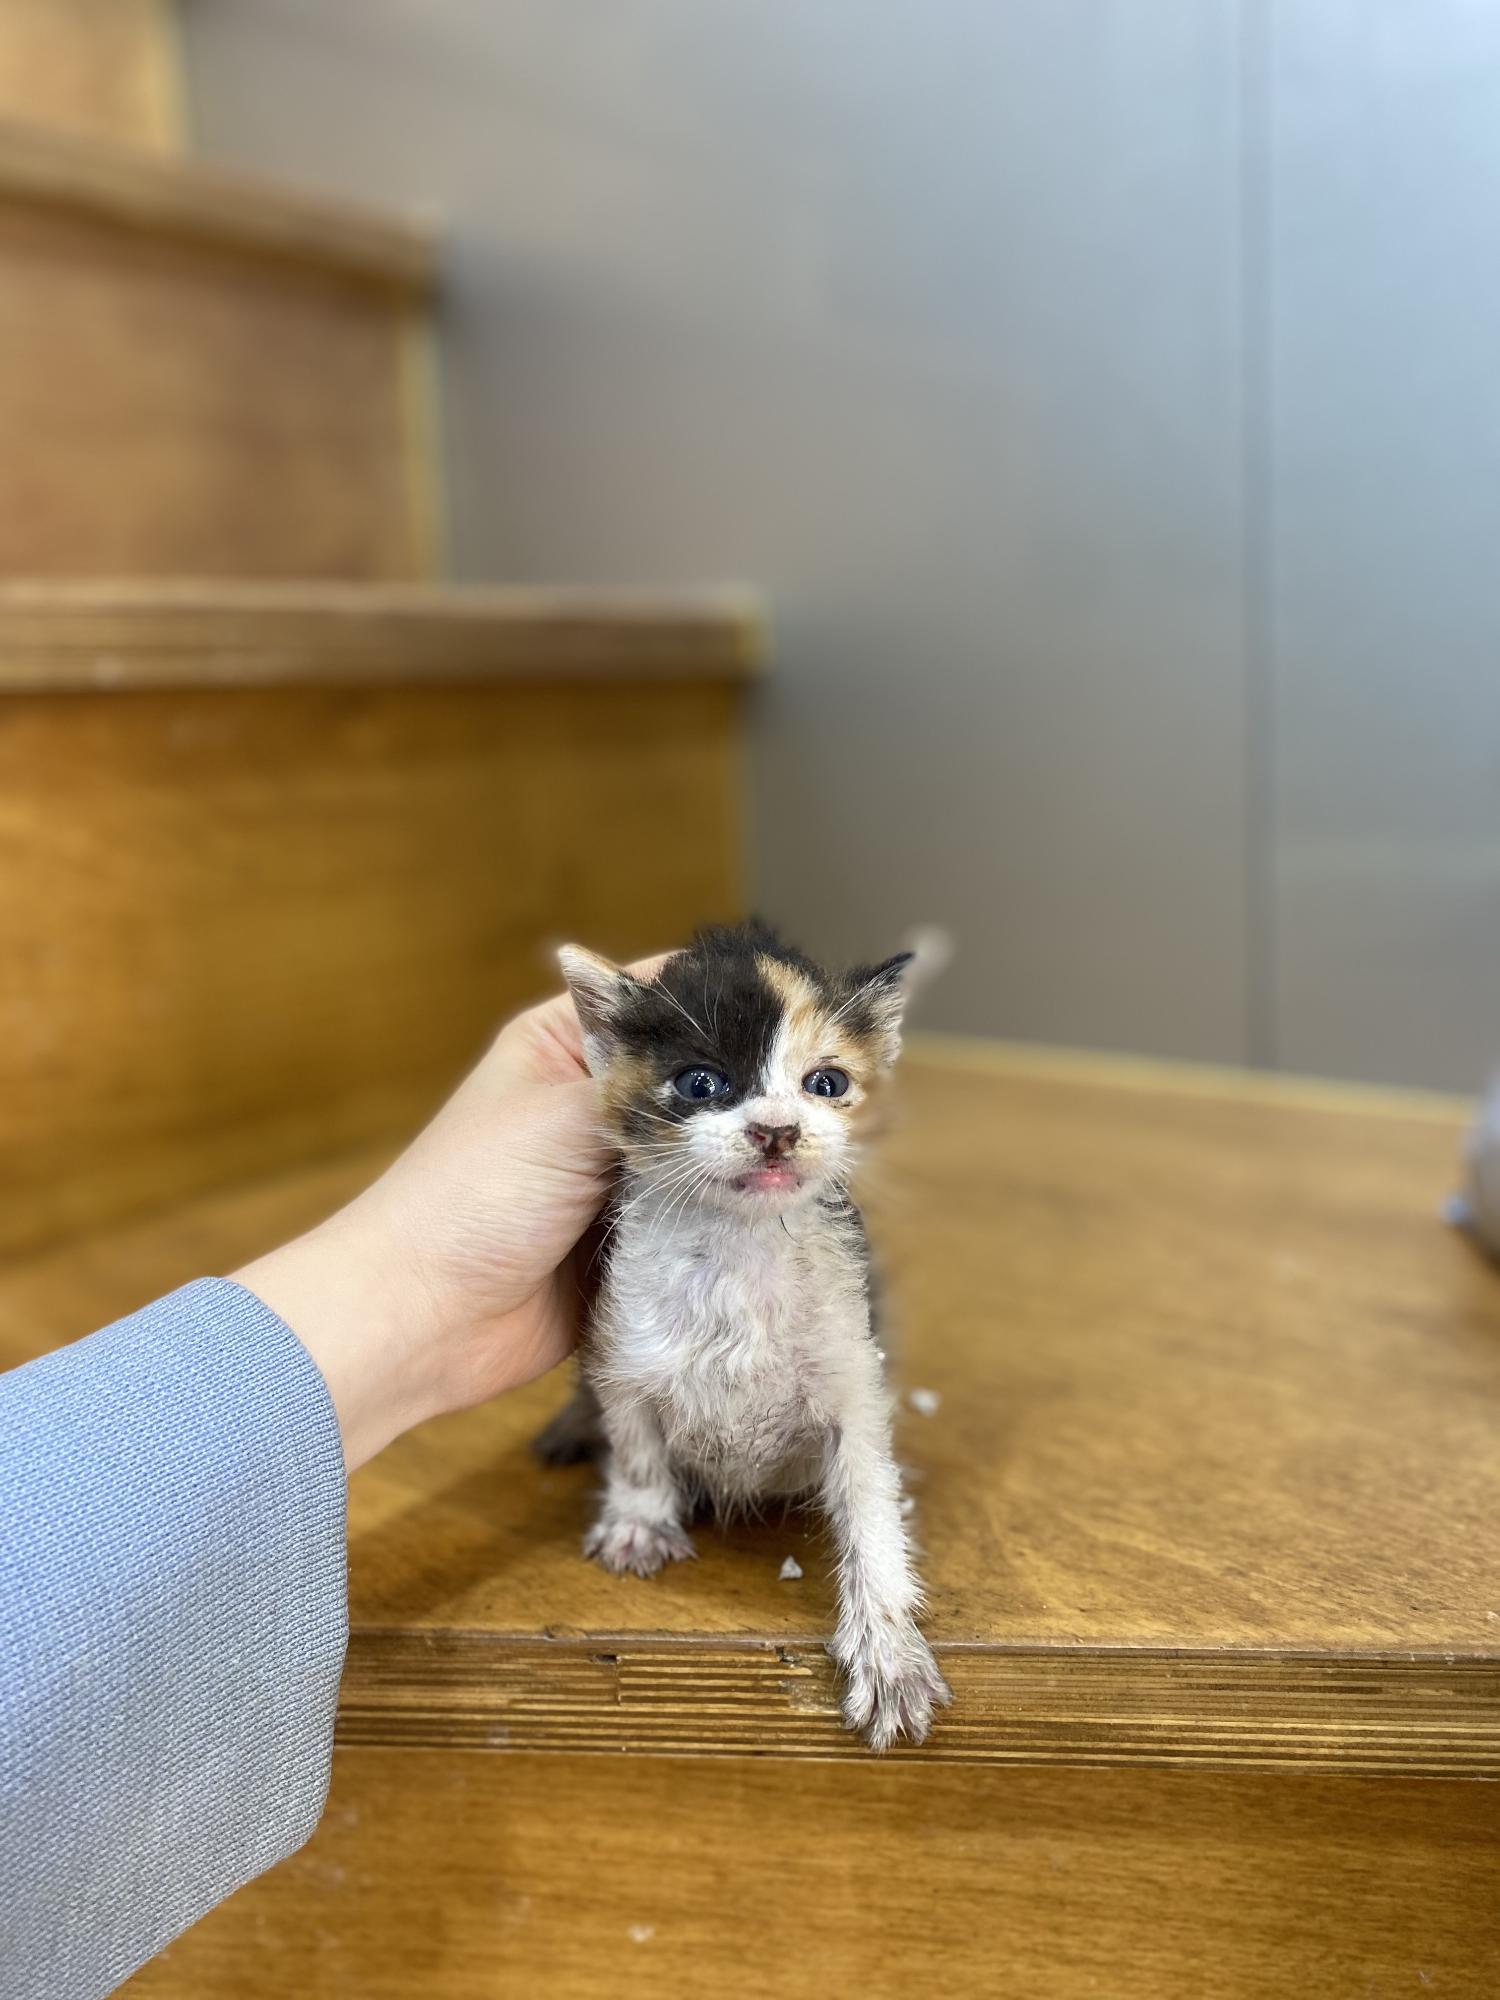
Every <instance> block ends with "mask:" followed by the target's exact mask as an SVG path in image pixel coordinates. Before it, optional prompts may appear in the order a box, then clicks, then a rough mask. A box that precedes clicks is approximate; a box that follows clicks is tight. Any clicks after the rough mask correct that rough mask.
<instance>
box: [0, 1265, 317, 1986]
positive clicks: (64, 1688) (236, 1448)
mask: <svg viewBox="0 0 1500 2000" xmlns="http://www.w3.org/2000/svg"><path fill="white" fill-rule="evenodd" d="M344 1503H345V1482H344V1470H343V1464H342V1459H341V1453H340V1446H339V1437H338V1430H337V1426H336V1423H335V1418H334V1414H333V1410H332V1407H331V1405H330V1402H329V1398H328V1395H327V1392H326V1390H325V1388H324V1385H323V1383H322V1381H321V1379H320V1377H319V1375H318V1373H317V1370H316V1369H315V1368H314V1367H313V1366H312V1364H311V1362H310V1361H309V1359H308V1357H307V1354H306V1353H305V1351H304V1350H303V1349H302V1347H301V1346H300V1345H299V1343H298V1342H297V1341H296V1340H295V1339H294V1338H293V1337H292V1335H291V1334H290V1333H289V1331H288V1330H287V1328H286V1327H285V1326H284V1325H282V1324H281V1322H280V1321H279V1320H278V1319H277V1318H276V1317H275V1316H274V1315H273V1314H271V1313H270V1312H269V1311H268V1310H267V1309H266V1308H265V1307H264V1306H263V1305H262V1304H260V1303H259V1302H258V1301H257V1300H256V1299H254V1298H252V1297H251V1296H250V1295H249V1294H248V1293H246V1292H245V1291H243V1290H241V1289H240V1288H239V1287H237V1286H233V1285H230V1284H227V1283H225V1282H223V1281H222V1280H205V1281H203V1282H201V1283H200V1284H197V1285H192V1286H189V1287H187V1288H185V1289H184V1290H183V1291H181V1292H177V1293H174V1294H172V1295H171V1296H170V1297H169V1298H167V1299H164V1300H161V1301H159V1302H158V1303H157V1304H156V1305H155V1306H152V1307H148V1308H146V1310H145V1311H143V1312H141V1313H137V1314H135V1315H133V1316H132V1317H131V1318H129V1319H127V1320H123V1321H121V1322H119V1324H117V1325H116V1326H113V1327H108V1328H105V1329H104V1330H103V1331H102V1332H101V1333H98V1334H94V1335H92V1336H90V1338H89V1339H87V1340H84V1341H80V1342H78V1343H76V1344H75V1345H74V1346H73V1347H70V1348H64V1349H62V1350H60V1351H59V1352H58V1353H56V1354H52V1355H48V1356H45V1357H43V1358H42V1359H41V1360H40V1361H36V1362H32V1363H30V1364H28V1365H27V1366H26V1367H24V1368H20V1369H17V1370H15V1371H13V1372H12V1373H10V1374H7V1375H0V1855H3V1857H4V1866H3V1867H0V1992H5V1993H16V1994H21V1993H24V1994H26V1995H27V1996H28V2000H91V1996H93V1995H100V1994H104V1993H107V1992H109V1991H110V1990H112V1988H113V1987H114V1986H115V1985H116V1984H118V1983H119V1981H121V1980H122V1979H124V1978H125V1977H127V1976H128V1974H129V1973H130V1972H131V1971H133V1970H134V1968H135V1967H136V1966H137V1965H139V1964H140V1963H141V1962H142V1961H143V1960H144V1959H145V1958H147V1957H148V1956H150V1954H151V1953H153V1952H154V1951H157V1950H159V1949H160V1948H161V1946H162V1945H164V1944H165V1943H167V1942H168V1941H169V1940H170V1939H171V1938H172V1937H173V1936H174V1935H176V1933H177V1932H178V1931H180V1930H182V1929H183V1928H184V1927H185V1926H186V1925H187V1924H189V1923H191V1922H193V1921H194V1920H195V1919H196V1918H197V1917H199V1916H201V1915H202V1914H203V1913H204V1912H205V1911H206V1910H207V1909H209V1908H210V1907H211V1906H212V1905H213V1904H214V1903H215V1902H217V1901H219V1900H220V1899H221V1898H222V1897H223V1896H225V1895H227V1894H229V1893H230V1891H232V1890H233V1889H235V1888H237V1887H238V1886H239V1885H240V1884H241V1883H242V1882H244V1881H247V1880H248V1879H249V1878H250V1877H251V1876H253V1875H255V1874H258V1873H259V1872H260V1871H261V1870H262V1869H264V1868H267V1867H269V1866H270V1865H271V1864H272V1863H273V1862H275V1861H277V1860H279V1859H280V1858H281V1857H282V1856H283V1855H285V1854H287V1853H289V1852H291V1850H292V1849H293V1848H295V1847H297V1846H298V1845H299V1844H300V1843H301V1842H302V1841H303V1840H304V1839H306V1837H307V1835H308V1834H309V1833H310V1832H311V1830H312V1828H313V1826H314V1825H315V1824H316V1821H317V1818H318V1815H319V1813H320V1811H321V1809H322V1803H323V1797H324V1793H325V1790H326V1785H327V1776H328V1768H329V1758H330V1754H331V1748H332V1736H333V1716H334V1708H335V1703H336V1699H337V1692H338V1681H339V1673H340V1668H341V1664H342V1659H343V1651H344V1642H345V1634H346V1621H347V1613H346V1606H345V1584H344V1522H345V1504H344Z"/></svg>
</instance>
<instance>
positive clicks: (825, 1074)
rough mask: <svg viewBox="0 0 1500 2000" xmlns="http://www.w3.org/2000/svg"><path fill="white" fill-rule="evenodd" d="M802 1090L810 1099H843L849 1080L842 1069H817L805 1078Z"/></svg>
mask: <svg viewBox="0 0 1500 2000" xmlns="http://www.w3.org/2000/svg"><path fill="white" fill-rule="evenodd" d="M802 1088H803V1089H804V1090H805V1091H806V1092H807V1094H808V1096H809V1097H842V1096H843V1094H844V1092H845V1091H846V1090H847V1089H848V1088H849V1079H848V1077H847V1076H846V1075H845V1074H844V1072H843V1071H842V1070H841V1069H815V1070H814V1071H813V1072H812V1074H811V1075H810V1076H805V1077H803V1079H802Z"/></svg>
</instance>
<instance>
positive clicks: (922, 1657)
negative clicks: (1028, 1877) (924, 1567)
mask: <svg viewBox="0 0 1500 2000" xmlns="http://www.w3.org/2000/svg"><path fill="white" fill-rule="evenodd" d="M823 1503H824V1506H825V1507H826V1508H827V1511H828V1517H829V1521H830V1523H831V1525H832V1527H833V1532H834V1536H835V1539H836V1541H837V1543H838V1551H839V1622H838V1630H837V1631H836V1632H835V1633H834V1636H833V1643H832V1645H831V1646H830V1647H829V1651H830V1652H831V1653H832V1654H833V1657H834V1659H835V1660H837V1661H838V1663H839V1665H840V1666H841V1667H842V1668H843V1670H844V1674H845V1676H846V1687H845V1691H844V1704H843V1706H844V1720H845V1722H847V1723H848V1725H849V1727H850V1728H851V1729H859V1730H863V1732H864V1735H865V1740H866V1741H867V1742H868V1743H869V1745H870V1747H871V1748H872V1749H874V1750H885V1749H888V1748H889V1747H890V1745H891V1744H892V1743H894V1742H895V1740H896V1738H897V1737H898V1736H901V1735H903V1734H904V1735H906V1736H909V1737H910V1738H911V1740H912V1742H913V1743H920V1742H921V1741H922V1740H923V1738H924V1737H925V1736H926V1734H927V1731H928V1728H929V1726H930V1725H931V1722H932V1711H933V1709H934V1707H942V1706H944V1705H946V1704H947V1703H948V1702H950V1701H951V1700H952V1699H953V1695H952V1692H951V1690H950V1689H949V1686H948V1683H947V1682H946V1681H945V1680H944V1679H943V1676H942V1674H941V1673H940V1672H939V1671H938V1664H937V1661H936V1660H935V1659H934V1658H933V1654H932V1648H931V1647H930V1646H929V1645H928V1643H927V1641H926V1640H925V1639H924V1638H923V1637H922V1634H921V1633H920V1632H919V1631H918V1629H917V1619H916V1614H917V1611H918V1610H919V1608H920V1606H921V1602H922V1586H921V1584H920V1582H919V1581H918V1578H917V1575H916V1572H915V1570H914V1569H913V1567H912V1561H911V1552H910V1549H909V1547H908V1545H907V1538H906V1527H905V1523H904V1522H903V1521H902V1519H901V1475H900V1472H899V1471H898V1469H897V1466H896V1461H895V1457H894V1455H893V1453H892V1450H891V1436H890V1418H889V1415H888V1413H887V1410H886V1406H885V1399H884V1395H883V1393H880V1392H877V1391H873V1388H872V1387H867V1388H866V1391H865V1393H863V1394H861V1395H860V1396H858V1397H857V1398H856V1399H855V1407H853V1408H852V1409H850V1410H848V1411H846V1412H845V1414H844V1416H843V1418H842V1420H841V1421H840V1423H839V1425H838V1428H837V1429H836V1431H835V1433H834V1435H833V1437H832V1439H831V1441H830V1443H829V1447H828V1453H827V1461H826V1466H825V1471H824V1479H823Z"/></svg>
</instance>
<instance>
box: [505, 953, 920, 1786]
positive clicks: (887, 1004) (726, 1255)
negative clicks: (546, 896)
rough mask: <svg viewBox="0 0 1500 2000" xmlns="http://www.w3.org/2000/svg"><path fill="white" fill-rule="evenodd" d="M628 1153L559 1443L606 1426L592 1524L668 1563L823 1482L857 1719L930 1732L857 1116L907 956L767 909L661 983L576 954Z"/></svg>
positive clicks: (595, 1053) (878, 1737)
mask: <svg viewBox="0 0 1500 2000" xmlns="http://www.w3.org/2000/svg"><path fill="white" fill-rule="evenodd" d="M560 957H561V962H562V967H563V971H564V974H565V975H566V978H567V981H568V986H569V990H570V991H571V993H572V995H573V1000H574V1003H575V1005H576V1006H577V1009H578V1016H579V1019H580V1021H581V1022H582V1024H583V1046H584V1053H585V1057H586V1059H587V1062H588V1066H589V1069H590V1070H591V1072H592V1073H593V1074H594V1075H595V1076H597V1077H599V1078H601V1079H602V1082H603V1100H604V1106H605V1115H606V1117H607V1119H608V1122H609V1126H610V1130H611V1134H612V1136H613V1137H614V1139H615V1140H616V1142H617V1143H618V1145H619V1148H620V1151H621V1155H622V1158H623V1171H622V1183H621V1190H620V1196H619V1199H618V1202H617V1204H616V1208H615V1213H614V1216H613V1218H612V1221H611V1227H610V1234H609V1238H608V1245H607V1262H606V1263H605V1266H604V1273H603V1277H602V1281H601V1285H600V1290H599V1294H598V1298H597V1300H596V1303H595V1307H594V1312H593V1318H592V1323H591V1326H590V1329H589V1333H588V1337H587V1339H586V1341H585V1343H584V1347H583V1350H582V1359H581V1377H582V1381H581V1387H580V1390H579V1394H578V1397H577V1398H575V1401H574V1403H573V1404H572V1405H571V1406H570V1408H569V1409H568V1410H566V1411H564V1412H563V1413H562V1414H561V1416H560V1417H559V1418H557V1419H555V1420H554V1422H553V1423H552V1424H551V1425H550V1426H549V1427H548V1429H547V1431H545V1432H544V1433H543V1435H542V1437H541V1438H540V1439H539V1440H538V1449H539V1450H541V1451H542V1452H543V1454H544V1455H545V1456H549V1457H553V1458H563V1457H569V1456H580V1455H583V1454H584V1452H586V1451H587V1449H588V1447H589V1444H590V1442H591V1435H590V1434H591V1433H595V1432H598V1431H601V1430H602V1441H603V1443H604V1444H605V1445H606V1447H607V1450H606V1455H605V1486H604V1495H603V1502H602V1506H601V1508H600V1512H599V1517H598V1519H597V1521H596V1522H595V1524H594V1526H593V1527H592V1528H591V1529H590V1531H589V1534H588V1536H587V1538H586V1540H585V1543H584V1551H585V1553H586V1554H587V1555H591V1556H594V1557H597V1559H598V1560H599V1561H600V1562H601V1563H602V1564H603V1565H604V1567H605V1568H606V1569H610V1570H614V1571H617V1572H621V1571H627V1570H628V1571H633V1572H634V1573H635V1574H636V1575H638V1576H650V1575H652V1574H653V1573H654V1572H655V1571H656V1570H658V1569H660V1568H661V1567H662V1565H663V1564H664V1563H667V1562H673V1561H678V1560H680V1559H681V1558H683V1557H685V1556H691V1555H692V1554H693V1553H694V1551H693V1545H692V1542H691V1541H690V1540H689V1538H688V1533H687V1526H686V1524H687V1522H688V1521H689V1520H690V1518H691V1515H692V1511H693V1508H694V1506H695V1505H696V1504H697V1503H699V1502H704V1501H706V1502H707V1503H709V1504H711V1505H712V1506H714V1507H716V1508H718V1509H720V1510H723V1511H725V1512H729V1511H733V1510H734V1509H736V1508H739V1507H744V1506H750V1505H753V1504H755V1503H756V1502H758V1501H760V1500H763V1499H768V1498H773V1497H777V1496H783V1495H784V1496H788V1497H793V1496H809V1497H816V1498H817V1499H818V1500H819V1501H820V1502H821V1504H822V1506H823V1508H824V1510H825V1512H826V1513H827V1516H828V1519H829V1522H830V1524H831V1526H832V1529H833V1533H834V1537H835V1541H836V1544H837V1548H838V1585H839V1620H838V1628H837V1631H836V1632H835V1634H834V1638H833V1642H832V1645H831V1647H830V1651H831V1652H832V1654H833V1656H834V1658H835V1659H836V1660H837V1661H838V1663H839V1665H840V1666H841V1667H842V1668H843V1670H844V1675H845V1681H846V1688H845V1694H844V1700H843V1709H844V1717H845V1720H846V1721H847V1723H848V1724H849V1727H850V1728H851V1729H859V1730H863V1731H864V1733H865V1735H866V1737H867V1739H868V1741H869V1742H870V1743H871V1745H872V1746H873V1747H874V1748H875V1749H877V1750H883V1749H885V1748H886V1747H887V1745H889V1744H890V1743H892V1742H893V1741H894V1740H895V1739H896V1738H897V1737H898V1736H899V1735H901V1734H903V1733H905V1734H906V1735H907V1736H909V1737H910V1738H911V1739H912V1740H913V1741H914V1742H917V1743H920V1742H921V1741H922V1739H923V1737H924V1736H925V1735H926V1734H927V1729H928V1725H929V1723H930V1722H931V1719H932V1710H933V1707H934V1704H939V1703H944V1702H947V1701H949V1700H950V1699H951V1696H950V1694H949V1690H948V1687H947V1684H946V1682H945V1681H944V1679H943V1677H942V1675H941V1674H940V1673H939V1671H938V1667H937V1662H936V1660H935V1659H934V1658H933V1655H932V1651H931V1648H930V1647H929V1646H928V1644H927V1641H926V1640H925V1639H924V1638H923V1637H922V1634H921V1633H920V1632H919V1631H918V1629H917V1623H916V1614H917V1611H918V1609H919V1608H920V1605H921V1598H922V1593H921V1585H920V1583H919V1581H918V1579H917V1576H916V1574H915V1572H914V1570H913V1567H912V1560H911V1553H910V1550H909V1548H908V1546H907V1537H906V1529H905V1525H904V1523H903V1521H902V1516H901V1478H900V1473H899V1470H898V1468H897V1465H896V1462H895V1459H894V1458H893V1456H892V1453H891V1398H890V1394H889V1392H888V1390H887V1388H886V1384H885V1380H884V1367H883V1360H882V1356H881V1353H880V1350H879V1349H878V1348H877V1346H876V1344H875V1340H874V1337H873V1333H872V1329H871V1311H870V1284H869V1270H868V1257H867V1250H866V1243H865V1233H864V1225H863V1222H862V1220H861V1217H860V1213H859V1210H858V1208H857V1207H856V1206H855V1204H854V1202H853V1200H852V1199H851V1198H850V1195H849V1191H848V1175H849V1173H850V1170H851V1167H852V1164H853V1127H854V1124H855V1122H856V1120H857V1116H858V1113H859V1110H860V1107H861V1105H862V1104H863V1103H864V1102H865V1101H866V1099H867V1098H868V1097H869V1095H870V1093H871V1092H872V1091H873V1090H874V1089H875V1087H876V1086H877V1084H878V1083H879V1081H880V1079H881V1078H882V1077H883V1076H884V1074H885V1073H886V1072H887V1071H888V1070H889V1069H890V1067H891V1065H892V1063H893V1062H894V1061H895V1059H896V1055H897V1052H898V1050H899V1047H900V1027H901V1015H902V1011H903V1007H904V1004H905V1000H906V993H907V989H908V986H909V982H910V976H911V970H912V967H913V964H914V960H913V957H912V954H911V953H909V952H905V953H902V954H901V955H900V956H899V957H896V958H892V959H888V960H886V962H885V963H884V964H883V965H875V966H867V967H863V968H861V969H860V970H858V971H855V972H849V973H843V974H835V975H830V974H828V973H825V972H823V971H821V970H820V969H819V968H818V967H817V966H816V965H814V964H813V962H812V961H811V960H810V959H808V958H804V957H803V956H802V954H801V953H800V952H796V951H791V950H788V949H787V948H786V947H785V946H784V945H782V944H781V943H780V942H779V940H778V939H777V938H776V937H775V936H774V934H773V933H772V932H770V931H768V930H766V929H764V928H762V927H760V926H756V925H745V926H742V927H740V928H738V929H732V930H709V931H704V932H701V933H700V934H699V935H698V937H697V938H696V939H695V940H694V942H693V943H692V945H691V946H690V947H689V948H688V949H687V950H686V951H680V952H677V953H674V955H673V956H672V957H671V958H669V959H668V960H667V961H666V963H665V965H664V966H663V967H662V968H661V970H660V972H659V973H658V974H657V976H656V977H655V978H654V979H653V980H650V981H647V982H642V981H639V980H636V979H633V978H631V977H629V976H628V975H627V974H625V973H623V972H621V971H619V970H618V969H617V968H616V967H615V966H613V965H611V964H609V963H608V962H607V961H606V960H604V959H602V958H596V957H594V956H593V954H592V953H589V952H586V951H581V950H579V949H578V948H576V947H574V946H569V947H566V948H565V949H564V950H563V952H562V953H561V954H560Z"/></svg>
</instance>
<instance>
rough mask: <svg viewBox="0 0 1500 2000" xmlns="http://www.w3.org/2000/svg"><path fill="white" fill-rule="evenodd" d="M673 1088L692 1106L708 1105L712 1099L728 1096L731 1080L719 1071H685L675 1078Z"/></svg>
mask: <svg viewBox="0 0 1500 2000" xmlns="http://www.w3.org/2000/svg"><path fill="white" fill-rule="evenodd" d="M672 1088H673V1089H674V1090H675V1091H676V1092H677V1095H678V1096H679V1097H685V1098H686V1099H687V1100H688V1102H689V1103H690V1104H706V1103H707V1102H708V1100H709V1099H710V1098H711V1097H724V1096H727V1095H728V1092H729V1078H728V1077H727V1076H725V1074H724V1072H723V1071H722V1070H718V1069H685V1070H684V1071H683V1072H682V1074H681V1076H674V1077H673V1079H672Z"/></svg>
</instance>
